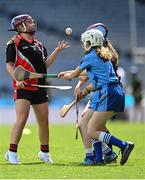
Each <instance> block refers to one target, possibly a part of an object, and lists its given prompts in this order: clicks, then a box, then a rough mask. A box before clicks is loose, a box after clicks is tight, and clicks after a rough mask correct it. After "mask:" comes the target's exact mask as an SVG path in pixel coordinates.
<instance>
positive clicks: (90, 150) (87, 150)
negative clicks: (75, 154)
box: [85, 148, 93, 154]
mask: <svg viewBox="0 0 145 180" xmlns="http://www.w3.org/2000/svg"><path fill="white" fill-rule="evenodd" d="M85 150H86V154H93V150H92V148H86V149H85Z"/></svg>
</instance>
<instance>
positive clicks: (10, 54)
mask: <svg viewBox="0 0 145 180" xmlns="http://www.w3.org/2000/svg"><path fill="white" fill-rule="evenodd" d="M15 59H16V48H15V44H14V43H11V44H8V46H7V49H6V63H8V62H14V63H15Z"/></svg>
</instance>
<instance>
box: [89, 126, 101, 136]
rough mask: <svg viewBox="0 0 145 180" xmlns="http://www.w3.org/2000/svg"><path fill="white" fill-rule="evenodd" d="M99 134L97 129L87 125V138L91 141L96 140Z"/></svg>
mask: <svg viewBox="0 0 145 180" xmlns="http://www.w3.org/2000/svg"><path fill="white" fill-rule="evenodd" d="M99 133H100V131H99V130H98V129H97V128H95V127H92V126H90V125H88V128H87V134H88V136H89V137H91V138H93V139H98V138H99Z"/></svg>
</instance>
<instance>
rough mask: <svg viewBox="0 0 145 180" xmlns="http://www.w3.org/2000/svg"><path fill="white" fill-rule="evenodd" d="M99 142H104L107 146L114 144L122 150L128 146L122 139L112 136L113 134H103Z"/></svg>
mask: <svg viewBox="0 0 145 180" xmlns="http://www.w3.org/2000/svg"><path fill="white" fill-rule="evenodd" d="M99 141H102V142H104V143H106V144H112V145H114V146H117V147H119V148H120V149H123V148H124V147H125V146H126V142H125V141H121V140H120V139H118V138H116V137H114V136H112V135H111V134H108V133H105V132H101V133H100V135H99Z"/></svg>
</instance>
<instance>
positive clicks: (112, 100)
mask: <svg viewBox="0 0 145 180" xmlns="http://www.w3.org/2000/svg"><path fill="white" fill-rule="evenodd" d="M124 106H125V95H124V90H123V88H122V85H121V84H120V83H118V82H114V83H109V84H106V85H104V86H102V88H101V89H100V90H98V91H96V92H94V94H93V97H92V98H91V101H90V106H89V108H90V109H92V110H94V111H100V112H105V111H114V112H123V111H124Z"/></svg>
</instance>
